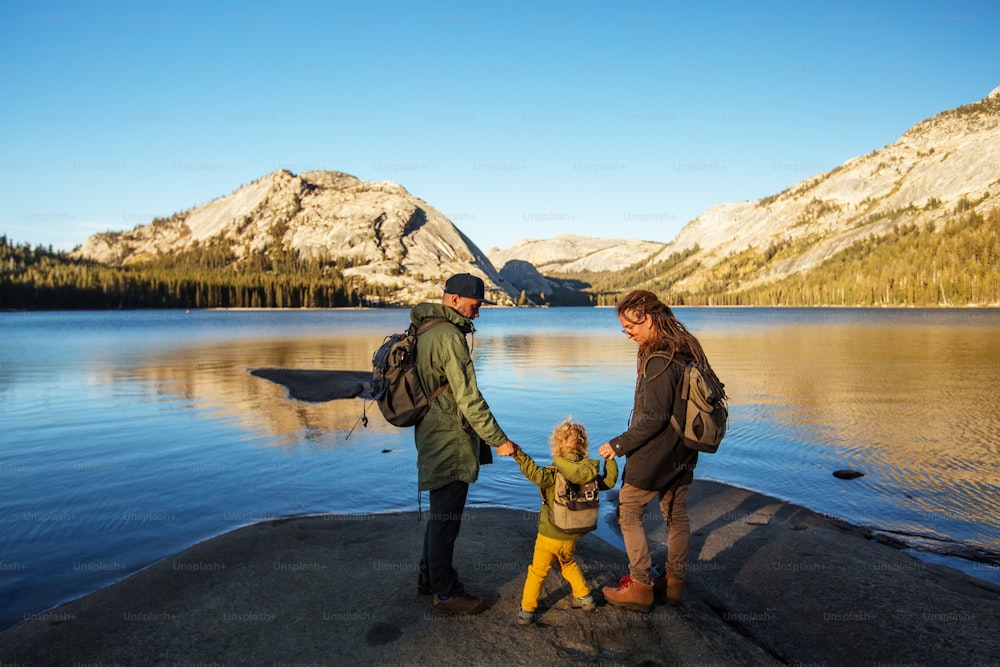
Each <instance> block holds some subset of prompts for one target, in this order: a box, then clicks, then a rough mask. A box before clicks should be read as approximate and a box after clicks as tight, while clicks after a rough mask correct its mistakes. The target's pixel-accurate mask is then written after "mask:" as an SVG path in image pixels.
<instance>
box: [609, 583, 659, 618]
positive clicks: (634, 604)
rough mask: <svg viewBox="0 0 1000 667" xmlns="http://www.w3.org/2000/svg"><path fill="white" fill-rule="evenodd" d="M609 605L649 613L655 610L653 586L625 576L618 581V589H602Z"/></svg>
mask: <svg viewBox="0 0 1000 667" xmlns="http://www.w3.org/2000/svg"><path fill="white" fill-rule="evenodd" d="M601 592H602V593H604V599H605V600H607V601H608V603H609V604H613V605H615V606H617V607H624V608H625V609H632V610H634V611H649V610H650V609H652V608H653V586H652V584H644V583H641V582H638V581H636V580H635V579H633V578H632V577H630V576H629V575H627V574H626V575H625V576H624V577H622V578H621V579H620V580H619V581H618V588H614V587H612V586H605V587H604V588H602V589H601Z"/></svg>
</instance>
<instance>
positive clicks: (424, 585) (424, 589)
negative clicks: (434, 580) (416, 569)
mask: <svg viewBox="0 0 1000 667" xmlns="http://www.w3.org/2000/svg"><path fill="white" fill-rule="evenodd" d="M433 592H434V589H433V588H431V578H430V575H428V574H427V573H426V572H421V573H420V574H419V575H417V593H419V594H420V595H430V594H431V593H433Z"/></svg>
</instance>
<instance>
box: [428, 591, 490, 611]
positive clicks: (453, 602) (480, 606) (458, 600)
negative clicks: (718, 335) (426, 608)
mask: <svg viewBox="0 0 1000 667" xmlns="http://www.w3.org/2000/svg"><path fill="white" fill-rule="evenodd" d="M431 608H432V609H433V610H434V611H439V612H442V613H445V614H470V615H471V614H478V613H479V612H481V611H483V610H484V609H486V600H484V599H483V598H477V597H476V596H474V595H466V594H465V593H459V594H458V595H449V596H448V597H445V598H443V599H442V598H441V596H440V595H435V596H434V602H433V603H431Z"/></svg>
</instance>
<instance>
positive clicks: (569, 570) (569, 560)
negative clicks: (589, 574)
mask: <svg viewBox="0 0 1000 667" xmlns="http://www.w3.org/2000/svg"><path fill="white" fill-rule="evenodd" d="M574 549H576V540H575V539H573V540H555V539H552V538H551V537H546V536H545V535H541V534H540V535H538V537H537V538H536V539H535V554H534V556H533V557H532V559H531V565H529V566H528V576H527V578H526V579H525V580H524V594H523V595H522V596H521V609H523V610H525V611H535V609H536V608H537V607H538V598H539V596H540V595H541V594H542V583H543V582H544V581H545V577H546V576H547V575H548V573H549V569H550V568H551V567H552V561H553V560H555V561H557V562H558V563H559V571H560V572H561V573H562V576H563V579H565V580H566V581H567V582H569V585H570V586H572V587H573V596H574V597H578V598H582V597H586V596H588V595H590V587H589V586H587V581H586V580H585V579H584V578H583V572H582V571H581V570H580V566H579V565H577V564H576V559H575V558H573V550H574Z"/></svg>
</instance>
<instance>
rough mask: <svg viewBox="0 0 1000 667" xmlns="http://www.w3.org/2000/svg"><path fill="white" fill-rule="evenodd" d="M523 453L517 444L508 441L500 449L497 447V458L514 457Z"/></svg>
mask: <svg viewBox="0 0 1000 667" xmlns="http://www.w3.org/2000/svg"><path fill="white" fill-rule="evenodd" d="M519 451H521V448H520V447H518V446H517V445H516V444H515V443H513V442H511V441H510V440H508V441H507V442H505V443H503V444H502V445H500V446H499V447H497V456H513V455H514V454H516V453H517V452H519Z"/></svg>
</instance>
